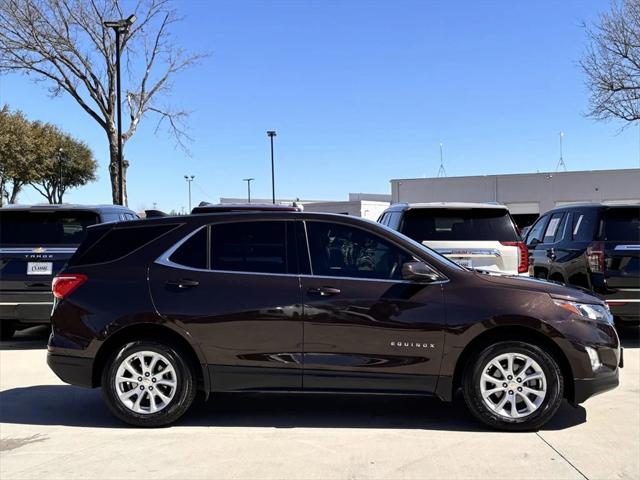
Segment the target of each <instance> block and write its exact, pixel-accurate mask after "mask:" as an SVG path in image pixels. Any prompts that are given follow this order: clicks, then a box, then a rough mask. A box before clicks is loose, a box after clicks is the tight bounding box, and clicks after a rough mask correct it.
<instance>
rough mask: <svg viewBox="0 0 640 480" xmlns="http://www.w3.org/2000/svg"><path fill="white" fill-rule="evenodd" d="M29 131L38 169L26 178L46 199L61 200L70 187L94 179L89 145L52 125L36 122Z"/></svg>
mask: <svg viewBox="0 0 640 480" xmlns="http://www.w3.org/2000/svg"><path fill="white" fill-rule="evenodd" d="M32 135H33V138H34V143H35V144H36V145H37V148H36V152H37V155H36V164H37V166H38V167H37V171H36V172H35V174H34V175H33V179H32V180H31V181H30V182H29V183H30V185H31V186H32V187H33V188H34V189H36V190H37V191H38V192H39V193H40V194H41V195H42V196H44V197H45V198H46V199H47V200H48V201H49V203H62V197H63V195H64V194H65V192H66V191H67V190H68V189H69V188H73V187H79V186H81V185H85V184H87V183H88V182H91V181H94V180H95V179H96V169H97V166H98V164H97V162H96V161H95V160H94V158H93V154H92V152H91V150H90V149H89V147H87V145H86V144H85V143H83V142H81V141H78V140H76V139H74V138H72V137H71V136H70V135H68V134H66V133H63V132H62V131H60V129H59V128H58V127H56V126H54V125H51V124H47V123H44V124H43V123H39V122H35V123H34V124H33V125H32Z"/></svg>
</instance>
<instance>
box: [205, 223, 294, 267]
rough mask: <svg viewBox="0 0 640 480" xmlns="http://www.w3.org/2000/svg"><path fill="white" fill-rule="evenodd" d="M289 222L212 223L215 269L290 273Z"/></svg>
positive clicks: (212, 259) (212, 257) (213, 263)
mask: <svg viewBox="0 0 640 480" xmlns="http://www.w3.org/2000/svg"><path fill="white" fill-rule="evenodd" d="M287 250H288V249H287V234H286V222H280V221H273V222H272V221H262V222H237V223H224V224H215V225H212V226H211V253H210V255H211V269H212V270H225V271H232V272H256V273H289V272H290V270H291V271H293V268H292V267H291V266H290V264H291V265H292V264H293V263H295V262H290V261H289V259H288V258H287V257H288V256H290V255H288V254H287Z"/></svg>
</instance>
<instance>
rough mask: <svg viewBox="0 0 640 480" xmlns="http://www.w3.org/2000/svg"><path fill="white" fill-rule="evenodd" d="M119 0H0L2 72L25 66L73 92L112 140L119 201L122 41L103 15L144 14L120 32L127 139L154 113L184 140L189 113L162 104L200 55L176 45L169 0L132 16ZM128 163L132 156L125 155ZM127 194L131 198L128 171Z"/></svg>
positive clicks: (152, 0) (149, 0) (57, 89)
mask: <svg viewBox="0 0 640 480" xmlns="http://www.w3.org/2000/svg"><path fill="white" fill-rule="evenodd" d="M122 3H123V2H121V1H120V0H0V72H12V71H17V72H22V73H24V74H26V75H28V76H31V77H32V78H33V80H35V81H44V82H46V84H47V85H48V87H49V92H50V93H51V94H52V95H53V96H57V95H60V94H62V93H67V94H69V95H71V97H72V98H73V99H74V100H75V101H76V102H77V103H78V104H79V105H80V106H81V107H82V109H83V110H84V111H85V112H86V113H88V114H89V115H90V116H91V118H92V119H93V120H95V121H96V122H97V123H98V125H100V127H102V129H103V130H104V131H105V133H106V135H107V140H108V142H109V154H110V162H109V174H110V178H111V194H112V198H113V202H114V203H117V202H118V198H119V185H118V184H119V182H118V180H119V179H118V168H117V159H118V136H117V129H116V123H115V119H116V102H117V100H116V66H115V55H116V45H115V39H114V36H113V34H112V32H111V31H110V30H109V29H108V28H106V27H105V26H104V22H105V21H108V20H114V19H119V18H123V17H124V16H127V15H128V14H129V13H133V14H135V15H136V17H137V18H138V20H137V22H136V23H135V24H134V25H133V26H132V27H131V28H130V29H129V31H128V32H127V33H125V34H123V35H122V36H121V42H122V43H121V45H122V49H123V52H124V53H125V54H126V55H127V61H126V62H124V61H123V62H122V64H123V67H124V75H123V77H125V78H126V79H127V80H126V81H124V80H123V84H124V85H123V86H124V88H123V94H124V98H125V99H126V107H125V108H127V109H128V119H127V120H128V125H126V124H125V125H124V126H123V145H124V143H126V142H127V141H128V140H129V139H131V137H133V135H134V134H135V133H136V130H137V128H138V126H139V124H140V121H141V120H142V119H143V118H145V117H146V116H147V115H149V116H155V117H156V120H157V124H156V131H157V130H158V128H160V127H161V125H162V124H165V126H166V127H167V128H168V130H169V132H170V133H171V134H172V135H173V136H174V137H175V139H176V141H177V143H178V144H179V145H181V146H183V147H184V146H185V144H184V142H185V140H188V139H189V137H188V135H187V134H186V131H185V128H184V123H183V122H184V120H185V118H186V116H187V115H188V112H186V111H185V110H180V109H174V108H171V107H170V106H167V105H165V104H163V103H161V101H162V98H163V97H164V96H166V94H167V93H168V92H169V90H170V89H171V79H172V78H173V76H174V74H176V73H178V72H180V71H181V70H184V69H185V68H187V67H190V66H192V65H194V64H195V63H197V62H198V61H199V60H200V59H201V58H202V55H200V54H190V53H187V52H185V50H183V49H182V48H180V47H178V46H177V45H176V43H175V40H174V38H173V36H172V35H171V33H170V30H171V27H172V26H173V25H174V24H175V23H176V22H179V21H180V20H181V18H180V17H179V16H178V14H177V12H176V10H175V9H174V8H173V5H172V3H171V0H137V2H136V3H135V6H134V8H133V11H132V12H131V11H127V12H126V15H125V12H124V9H123V8H122ZM124 163H125V167H126V166H127V165H128V162H124ZM123 177H124V178H123V184H124V192H123V194H124V195H123V197H124V199H125V204H127V195H126V183H125V182H126V170H123Z"/></svg>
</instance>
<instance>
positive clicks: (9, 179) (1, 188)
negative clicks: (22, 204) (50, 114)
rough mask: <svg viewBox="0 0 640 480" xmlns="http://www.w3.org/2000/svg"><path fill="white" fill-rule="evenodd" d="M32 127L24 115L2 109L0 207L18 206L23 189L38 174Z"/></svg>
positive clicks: (0, 123) (7, 108) (0, 121)
mask: <svg viewBox="0 0 640 480" xmlns="http://www.w3.org/2000/svg"><path fill="white" fill-rule="evenodd" d="M34 148H35V147H34V144H33V142H32V137H31V124H30V123H29V121H28V120H27V119H26V118H25V117H24V115H23V114H22V112H20V111H16V112H11V111H10V110H9V107H8V106H7V105H5V106H3V107H2V110H0V206H1V205H2V204H3V203H4V202H7V203H15V202H16V200H17V198H18V193H20V190H21V189H22V187H23V186H24V185H25V184H27V183H29V182H30V181H31V180H32V178H33V176H34V173H35V164H34V160H35V156H34Z"/></svg>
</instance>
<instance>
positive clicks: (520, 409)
mask: <svg viewBox="0 0 640 480" xmlns="http://www.w3.org/2000/svg"><path fill="white" fill-rule="evenodd" d="M482 372H483V373H482V375H481V377H480V392H481V394H482V399H483V401H484V403H485V405H486V406H487V407H489V408H490V409H491V410H492V411H494V412H495V413H496V414H498V415H500V416H502V417H506V418H509V419H516V418H523V417H527V416H529V415H531V414H532V413H533V412H535V411H536V410H538V408H539V407H540V405H541V404H542V402H543V401H544V399H545V397H546V395H547V378H546V376H545V374H544V371H543V370H542V368H541V367H540V365H539V364H538V363H537V362H536V361H535V360H533V359H532V358H531V357H529V356H528V355H525V354H523V353H503V354H500V355H497V356H496V357H494V358H493V359H491V360H489V362H487V364H486V365H485V366H484V368H483V371H482Z"/></svg>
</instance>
